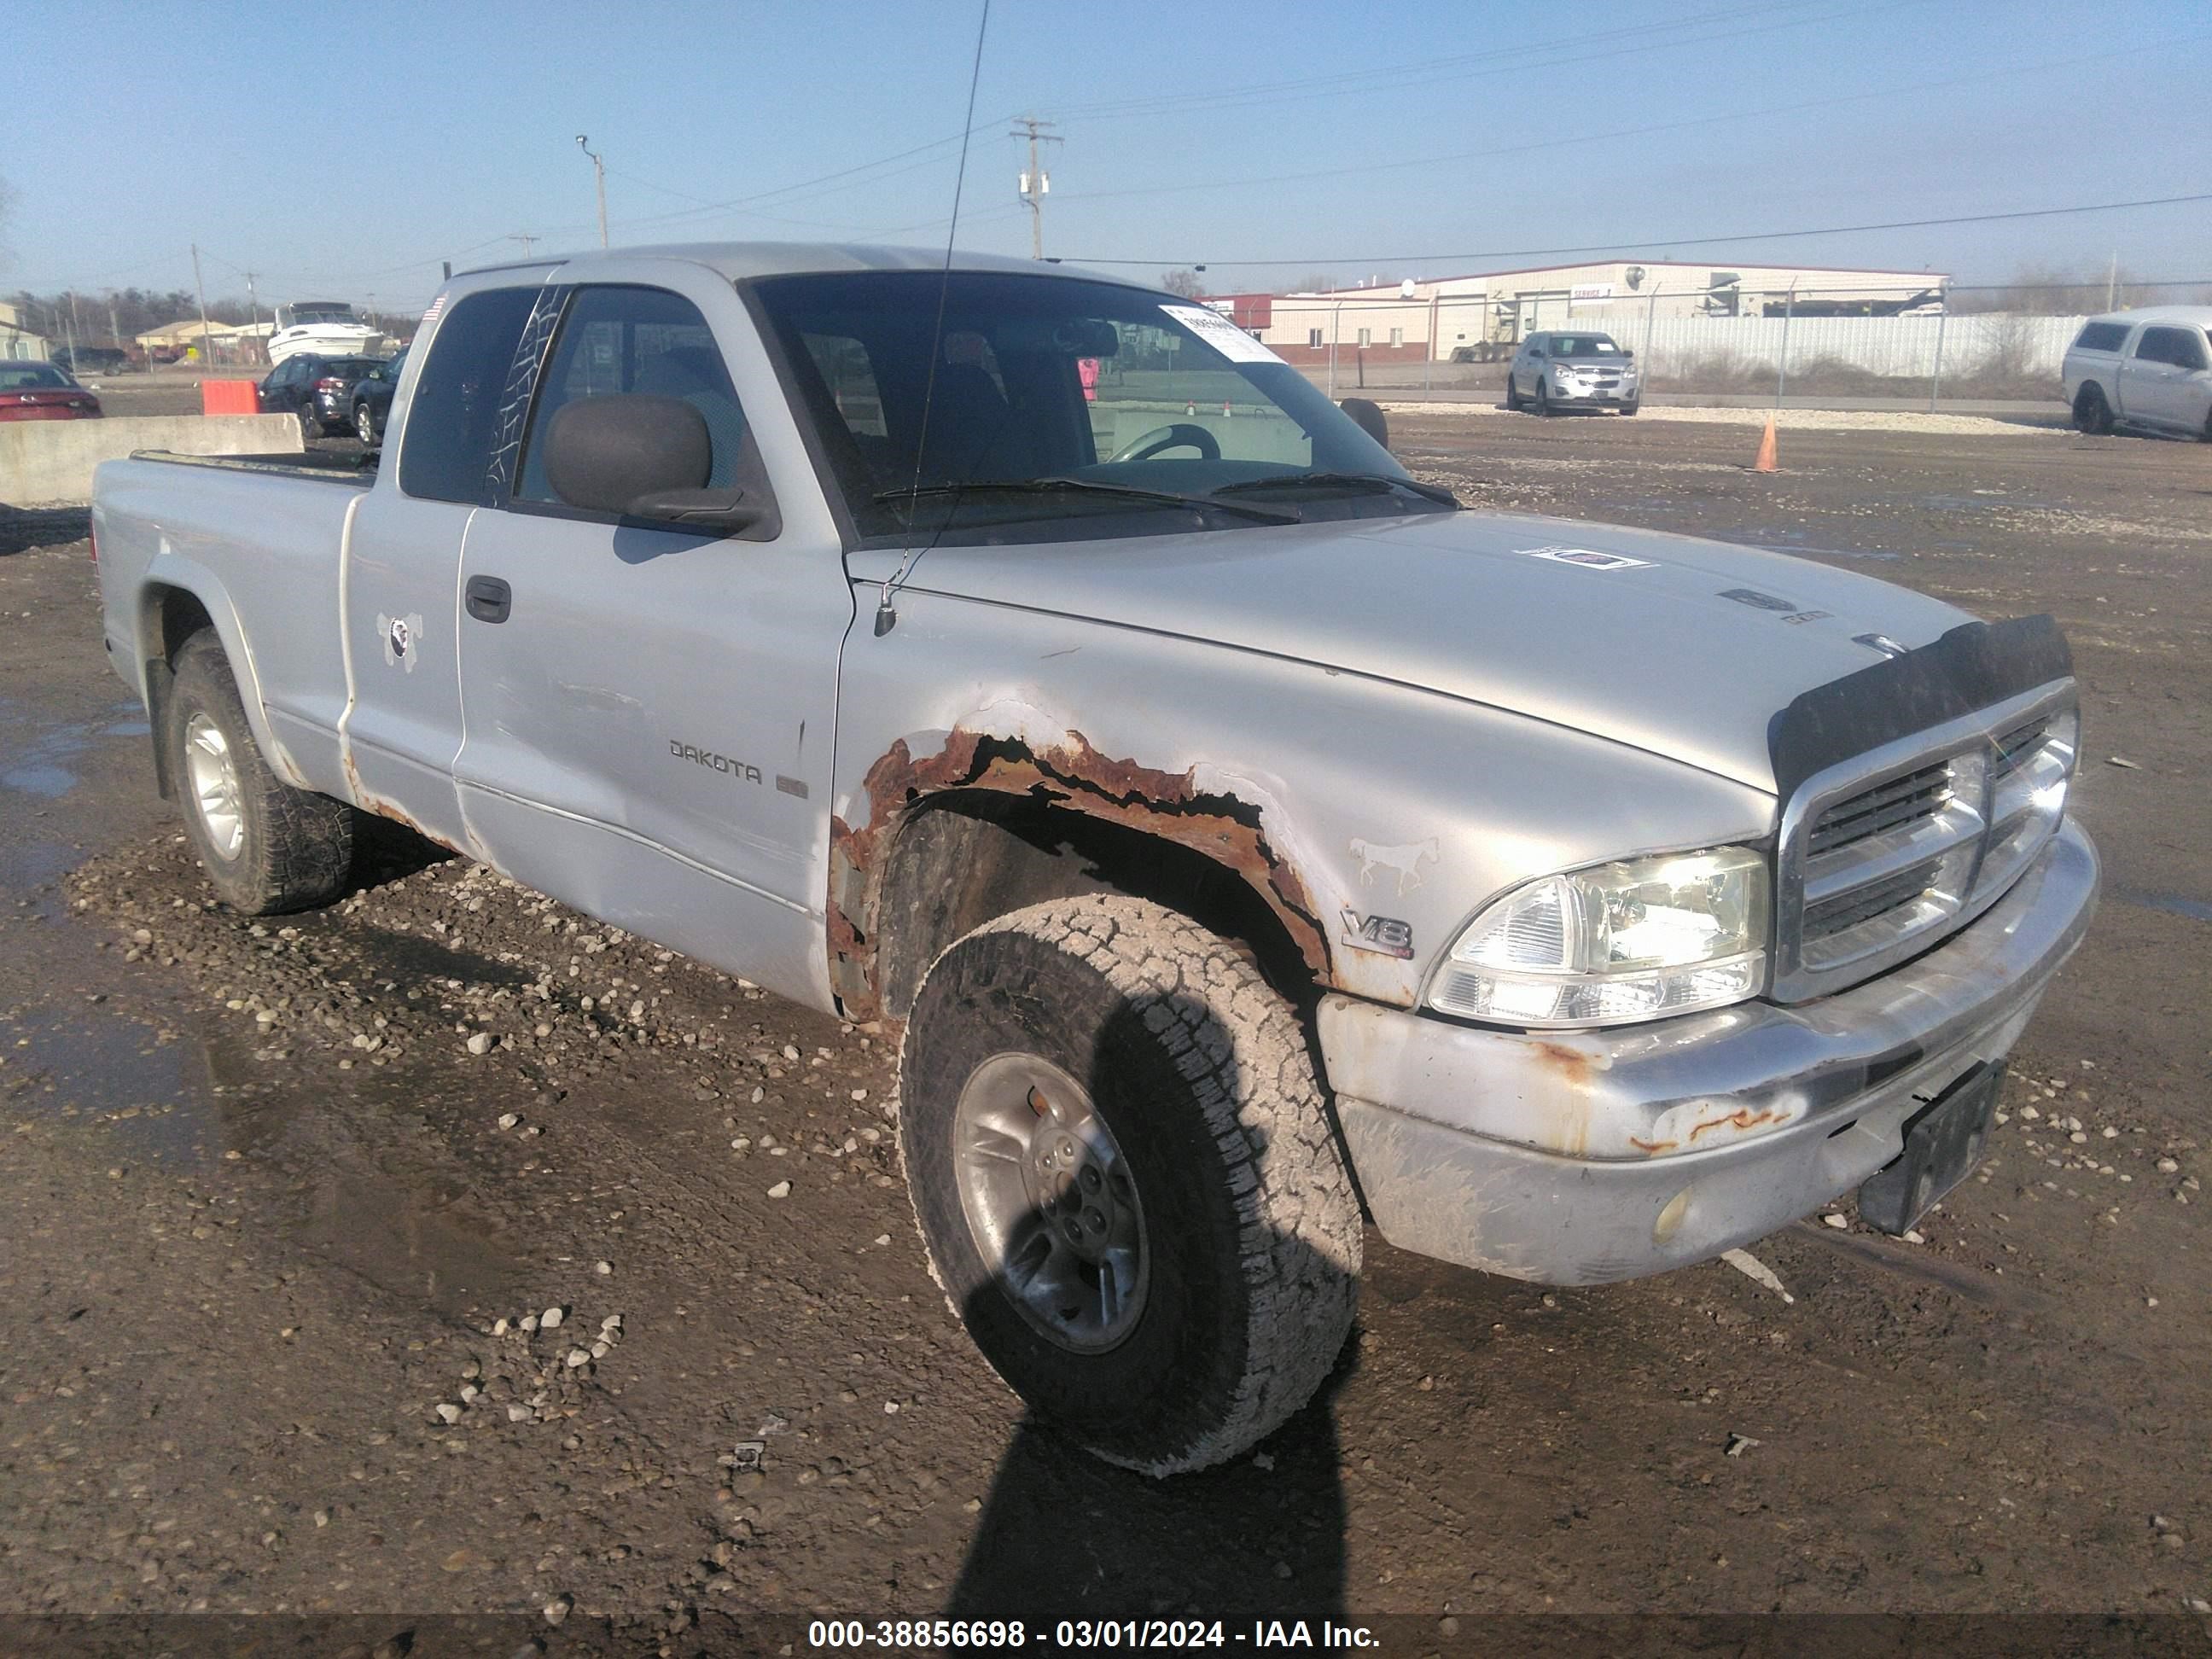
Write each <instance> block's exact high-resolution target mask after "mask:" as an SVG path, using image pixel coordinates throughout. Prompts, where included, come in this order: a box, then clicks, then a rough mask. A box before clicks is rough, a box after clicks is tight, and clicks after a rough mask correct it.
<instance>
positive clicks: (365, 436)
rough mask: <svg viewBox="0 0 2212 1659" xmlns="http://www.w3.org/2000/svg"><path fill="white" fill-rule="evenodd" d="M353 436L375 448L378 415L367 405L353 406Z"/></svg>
mask: <svg viewBox="0 0 2212 1659" xmlns="http://www.w3.org/2000/svg"><path fill="white" fill-rule="evenodd" d="M353 435H354V436H355V437H356V438H358V439H360V440H361V441H362V442H363V443H365V444H367V445H368V446H369V447H372V448H374V447H375V444H376V415H375V412H374V410H371V409H370V408H369V406H368V404H355V405H354V406H353Z"/></svg>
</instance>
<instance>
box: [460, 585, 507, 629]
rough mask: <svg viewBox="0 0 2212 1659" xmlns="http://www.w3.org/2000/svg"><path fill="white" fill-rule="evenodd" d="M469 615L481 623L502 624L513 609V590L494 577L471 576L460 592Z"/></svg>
mask: <svg viewBox="0 0 2212 1659" xmlns="http://www.w3.org/2000/svg"><path fill="white" fill-rule="evenodd" d="M462 594H463V599H464V602H465V604H466V605H467V606H468V608H469V615H471V617H475V618H476V619H477V621H478V622H482V623H503V622H505V621H506V620H507V613H508V612H509V611H512V610H513V608H514V590H513V588H511V587H509V586H507V584H506V583H505V582H503V581H501V580H500V579H499V578H498V577H496V576H471V577H470V578H469V580H468V586H466V587H465V588H464V589H463V590H462Z"/></svg>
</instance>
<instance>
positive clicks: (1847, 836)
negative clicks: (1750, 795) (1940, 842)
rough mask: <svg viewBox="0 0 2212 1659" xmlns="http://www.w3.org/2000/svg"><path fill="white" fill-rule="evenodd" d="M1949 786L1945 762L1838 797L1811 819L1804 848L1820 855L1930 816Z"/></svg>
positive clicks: (1940, 802) (1935, 810) (1942, 800)
mask: <svg viewBox="0 0 2212 1659" xmlns="http://www.w3.org/2000/svg"><path fill="white" fill-rule="evenodd" d="M1950 787H1951V769H1950V768H1949V767H1948V766H1945V765H1941V764H1939V765H1935V766H1923V767H1922V768H1920V769H1918V770H1917V771H1913V772H1908V773H1906V774H1905V775H1904V776H1903V777H1901V778H1897V779H1893V780H1892V781H1890V782H1888V783H1885V784H1881V785H1879V786H1877V787H1875V788H1872V789H1869V790H1867V791H1865V792H1864V793H1862V794H1857V795H1853V796H1851V797H1850V799H1848V800H1841V801H1838V802H1837V803H1836V804H1835V805H1833V806H1831V807H1830V808H1828V810H1827V811H1825V812H1823V813H1821V814H1820V817H1819V818H1818V819H1817V820H1816V821H1815V822H1814V825H1813V829H1812V833H1811V835H1810V836H1809V837H1808V840H1807V842H1806V846H1805V850H1806V852H1807V853H1808V854H1810V855H1811V856H1812V857H1814V858H1819V857H1820V856H1821V855H1822V854H1827V853H1832V852H1835V851H1837V850H1838V849H1839V848H1845V847H1849V846H1850V845H1851V844H1852V843H1853V842H1860V841H1864V840H1865V839H1866V838H1867V837H1868V836H1878V835H1881V833H1882V832H1883V831H1884V830H1887V829H1896V828H1898V827H1899V825H1901V824H1907V823H1912V822H1914V821H1915V820H1916V819H1919V818H1924V817H1932V816H1933V815H1934V814H1935V813H1936V812H1937V811H1941V810H1942V805H1943V802H1944V800H1945V799H1946V798H1947V797H1948V794H1949V793H1950Z"/></svg>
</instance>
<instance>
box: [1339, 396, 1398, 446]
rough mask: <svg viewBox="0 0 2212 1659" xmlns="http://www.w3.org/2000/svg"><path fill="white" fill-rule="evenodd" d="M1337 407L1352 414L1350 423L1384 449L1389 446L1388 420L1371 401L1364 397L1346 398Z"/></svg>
mask: <svg viewBox="0 0 2212 1659" xmlns="http://www.w3.org/2000/svg"><path fill="white" fill-rule="evenodd" d="M1337 407H1338V408H1339V409H1341V410H1343V411H1344V412H1345V413H1346V414H1347V415H1349V416H1352V424H1353V425H1355V426H1357V427H1358V428H1359V429H1360V430H1361V431H1362V432H1364V433H1365V434H1366V435H1368V436H1369V437H1370V438H1372V439H1374V440H1375V441H1376V443H1378V444H1381V445H1382V446H1383V448H1385V449H1388V448H1389V447H1390V422H1389V421H1388V420H1387V419H1385V418H1384V417H1383V411H1382V410H1381V409H1379V408H1378V407H1376V404H1374V403H1373V401H1371V400H1370V399H1369V398H1346V399H1345V400H1344V401H1343V402H1342V403H1340V404H1338V405H1337Z"/></svg>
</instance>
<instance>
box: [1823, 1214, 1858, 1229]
mask: <svg viewBox="0 0 2212 1659" xmlns="http://www.w3.org/2000/svg"><path fill="white" fill-rule="evenodd" d="M1820 1219H1821V1220H1822V1221H1823V1222H1824V1223H1826V1225H1828V1226H1831V1227H1848V1226H1850V1225H1851V1224H1850V1222H1849V1221H1848V1220H1846V1219H1845V1218H1844V1217H1842V1216H1839V1215H1838V1214H1837V1213H1836V1212H1834V1211H1832V1210H1831V1211H1830V1212H1828V1213H1827V1214H1826V1215H1824V1216H1822V1217H1821V1218H1820Z"/></svg>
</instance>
